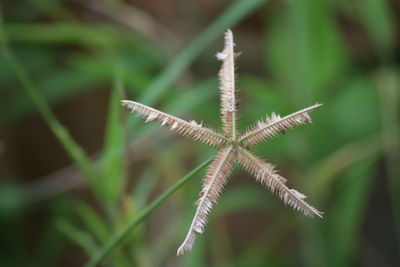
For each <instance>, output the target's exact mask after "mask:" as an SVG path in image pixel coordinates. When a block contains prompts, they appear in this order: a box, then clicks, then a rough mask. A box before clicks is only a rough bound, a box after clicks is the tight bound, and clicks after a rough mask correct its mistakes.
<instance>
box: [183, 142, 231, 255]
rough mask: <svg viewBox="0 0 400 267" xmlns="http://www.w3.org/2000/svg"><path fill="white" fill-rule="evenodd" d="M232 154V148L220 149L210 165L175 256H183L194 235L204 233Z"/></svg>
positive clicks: (229, 170) (224, 182)
mask: <svg viewBox="0 0 400 267" xmlns="http://www.w3.org/2000/svg"><path fill="white" fill-rule="evenodd" d="M234 153H235V151H233V148H232V147H225V148H222V149H221V150H220V152H219V153H218V154H217V156H216V157H215V160H214V161H213V163H211V165H210V168H209V170H208V173H207V175H206V177H205V178H204V181H203V187H202V190H201V192H200V199H199V200H198V201H197V202H196V205H197V210H196V214H195V215H194V217H193V220H192V223H191V225H190V228H189V231H188V233H187V235H186V237H185V240H184V241H183V243H182V245H181V246H180V247H179V248H178V251H177V255H183V254H184V253H185V252H188V251H190V250H191V249H192V247H193V244H194V241H195V239H196V233H198V234H202V233H203V232H204V226H205V224H206V222H207V215H208V214H209V212H210V211H211V208H212V206H213V205H214V204H216V203H217V200H218V197H219V195H220V193H221V192H222V189H223V187H224V185H225V184H226V179H227V177H228V176H229V175H230V173H231V170H232V166H233V162H234Z"/></svg>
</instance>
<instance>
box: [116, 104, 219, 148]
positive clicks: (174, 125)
mask: <svg viewBox="0 0 400 267" xmlns="http://www.w3.org/2000/svg"><path fill="white" fill-rule="evenodd" d="M121 103H122V105H123V106H125V107H127V108H128V109H130V110H131V111H132V112H133V111H135V112H137V113H138V114H139V115H141V116H142V117H144V118H146V122H148V121H159V122H161V125H162V126H169V127H170V129H171V130H173V131H175V132H177V133H179V134H181V135H183V136H188V137H191V138H193V139H194V140H196V141H201V142H203V143H206V144H209V145H212V146H217V147H219V146H222V145H223V144H224V140H225V137H224V136H222V135H221V134H219V133H217V132H215V131H214V130H212V129H209V128H207V127H204V126H202V125H200V124H198V123H196V122H195V121H190V122H187V121H185V120H182V119H180V118H177V117H174V116H172V115H169V114H166V113H164V112H161V111H159V110H156V109H154V108H151V107H148V106H145V105H143V104H140V103H137V102H134V101H130V100H122V101H121Z"/></svg>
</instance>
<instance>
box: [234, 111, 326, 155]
mask: <svg viewBox="0 0 400 267" xmlns="http://www.w3.org/2000/svg"><path fill="white" fill-rule="evenodd" d="M320 106H322V105H321V104H315V105H313V106H311V107H308V108H305V109H302V110H300V111H297V112H295V113H292V114H290V115H288V116H285V117H283V118H281V117H280V116H279V115H277V114H275V113H272V115H271V116H270V117H267V119H265V120H264V121H259V122H257V123H256V125H255V126H254V127H253V128H252V129H250V130H249V131H247V132H245V133H244V134H243V135H242V136H241V137H240V138H239V142H241V143H242V144H243V146H244V147H248V146H252V145H255V144H258V143H260V142H262V141H264V140H265V139H270V138H272V137H274V136H275V135H277V134H278V133H282V132H286V131H287V130H288V129H290V128H293V127H294V126H296V125H300V124H304V123H307V122H311V118H310V115H309V113H310V112H311V111H312V110H314V109H316V108H318V107H320Z"/></svg>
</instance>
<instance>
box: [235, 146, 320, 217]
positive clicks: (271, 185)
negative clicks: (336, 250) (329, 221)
mask: <svg viewBox="0 0 400 267" xmlns="http://www.w3.org/2000/svg"><path fill="white" fill-rule="evenodd" d="M238 161H239V164H240V165H242V166H243V168H244V169H245V170H247V171H248V172H249V173H250V174H251V175H253V176H255V177H256V179H257V180H258V181H260V182H261V183H262V184H263V185H264V186H265V187H267V188H268V189H270V190H271V191H272V192H273V193H276V194H277V195H278V196H279V197H280V198H281V199H282V200H283V202H284V203H285V204H286V205H289V206H291V207H292V208H294V209H295V210H299V211H301V212H303V213H304V214H305V215H307V216H310V217H313V216H318V217H320V218H322V212H320V211H318V210H317V209H315V208H314V207H312V206H311V205H309V204H308V203H307V202H306V201H305V200H304V199H305V198H306V196H305V195H303V194H301V193H300V192H298V191H296V190H294V189H290V188H288V187H287V186H286V185H285V183H286V179H285V178H283V177H282V176H280V175H279V174H277V173H276V171H275V169H274V166H273V165H272V164H269V163H267V162H264V161H263V160H261V159H259V158H258V157H256V156H254V155H253V154H252V153H251V152H250V151H248V150H246V149H243V148H239V149H238Z"/></svg>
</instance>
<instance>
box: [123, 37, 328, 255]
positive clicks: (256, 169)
mask: <svg viewBox="0 0 400 267" xmlns="http://www.w3.org/2000/svg"><path fill="white" fill-rule="evenodd" d="M234 45H235V44H234V42H233V36H232V32H231V31H230V30H228V31H227V32H226V33H225V47H224V50H223V51H222V52H220V53H217V55H216V57H217V59H218V60H221V61H222V67H221V70H220V72H219V80H220V101H221V119H222V125H223V133H219V132H217V131H215V130H213V129H210V128H207V127H205V126H202V125H200V124H198V123H196V122H195V121H190V122H187V121H185V120H182V119H180V118H177V117H174V116H172V115H169V114H166V113H164V112H161V111H159V110H156V109H154V108H151V107H148V106H145V105H143V104H140V103H137V102H134V101H130V100H123V101H122V105H124V106H125V107H127V108H128V109H130V110H131V111H132V112H137V113H138V114H139V115H141V116H143V117H144V118H146V121H159V122H161V125H162V126H168V127H170V129H171V130H173V131H176V132H178V133H180V134H182V135H184V136H188V137H191V138H193V139H194V140H197V141H201V142H203V143H206V144H209V145H211V146H214V147H217V148H219V152H218V153H217V155H216V157H215V159H214V161H213V162H212V163H211V165H210V168H209V170H208V173H207V175H206V177H205V178H204V180H203V187H202V190H201V192H200V199H199V200H198V201H197V202H196V206H197V209H196V213H195V215H194V217H193V220H192V223H191V225H190V228H189V231H188V233H187V235H186V237H185V239H184V241H183V243H182V245H181V246H180V247H179V248H178V251H177V254H178V255H183V254H184V253H185V252H188V251H190V250H191V249H192V247H193V244H194V242H195V239H196V233H198V234H201V233H203V232H204V226H205V224H206V222H207V215H208V214H209V212H210V211H211V208H212V206H213V205H214V204H216V203H217V201H218V197H219V195H220V193H221V192H222V189H223V187H224V185H225V184H226V182H227V179H228V177H229V175H230V173H231V170H232V167H233V164H234V162H235V161H237V162H238V163H239V165H241V166H242V167H243V168H244V169H245V170H246V171H247V172H249V173H250V174H251V175H253V176H254V177H255V178H256V180H257V181H259V182H261V184H263V185H264V186H265V187H266V188H268V189H269V190H271V191H272V192H273V193H276V194H277V195H278V196H279V197H280V198H281V199H282V200H283V202H284V203H285V204H287V205H288V206H291V207H292V208H294V209H296V210H299V211H301V212H303V213H304V214H305V215H307V216H310V217H313V216H318V217H321V218H322V212H320V211H318V210H317V209H315V208H314V207H312V206H311V205H309V204H308V203H307V202H306V201H305V198H306V196H305V195H303V194H301V193H300V192H298V191H296V190H294V189H290V188H289V187H287V186H286V179H285V178H283V177H282V176H280V175H279V174H278V173H277V171H276V170H275V168H274V166H273V165H272V164H270V163H267V162H265V161H263V160H262V159H260V158H258V157H257V156H255V155H253V153H251V152H250V151H249V147H251V146H253V145H256V144H258V143H260V142H262V141H264V140H265V139H269V138H272V137H274V136H275V135H277V134H278V133H281V132H286V131H287V130H289V129H291V128H293V127H294V126H297V125H300V124H304V123H307V122H311V118H310V116H309V113H310V112H311V111H313V110H314V109H316V108H318V107H320V106H321V104H315V105H313V106H310V107H308V108H305V109H302V110H300V111H297V112H295V113H292V114H290V115H287V116H285V117H283V118H281V117H280V116H279V115H277V114H275V113H272V115H271V116H269V117H267V118H266V119H265V120H261V121H259V122H257V123H256V124H255V126H253V128H251V129H250V130H248V131H247V132H245V133H243V134H239V132H238V131H237V125H236V122H237V119H236V111H237V110H236V107H237V105H236V104H237V103H236V102H237V99H236V90H235V58H236V57H237V56H238V54H236V53H235V52H234V49H233V48H234Z"/></svg>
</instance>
